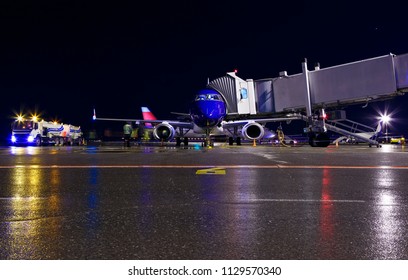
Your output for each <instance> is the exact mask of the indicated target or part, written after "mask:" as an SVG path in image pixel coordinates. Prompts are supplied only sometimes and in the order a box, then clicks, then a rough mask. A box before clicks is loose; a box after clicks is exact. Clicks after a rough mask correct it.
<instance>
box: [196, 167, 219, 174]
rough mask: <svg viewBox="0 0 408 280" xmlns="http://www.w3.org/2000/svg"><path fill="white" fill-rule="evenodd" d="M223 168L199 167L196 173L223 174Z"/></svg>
mask: <svg viewBox="0 0 408 280" xmlns="http://www.w3.org/2000/svg"><path fill="white" fill-rule="evenodd" d="M225 173H226V172H225V169H224V168H219V167H216V168H208V169H199V170H197V171H196V175H206V174H213V175H225Z"/></svg>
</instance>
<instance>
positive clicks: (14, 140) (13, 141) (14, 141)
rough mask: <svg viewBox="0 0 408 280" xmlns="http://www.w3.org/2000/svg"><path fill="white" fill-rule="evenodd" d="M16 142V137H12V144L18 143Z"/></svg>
mask: <svg viewBox="0 0 408 280" xmlns="http://www.w3.org/2000/svg"><path fill="white" fill-rule="evenodd" d="M16 141H17V138H16V136H14V135H12V136H11V142H12V143H16Z"/></svg>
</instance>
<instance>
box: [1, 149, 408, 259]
mask: <svg viewBox="0 0 408 280" xmlns="http://www.w3.org/2000/svg"><path fill="white" fill-rule="evenodd" d="M407 182H408V147H407V150H406V148H405V147H401V146H392V145H383V147H382V148H369V147H368V146H365V145H355V146H354V145H353V146H339V147H336V146H329V147H328V148H312V147H309V146H298V147H276V146H268V145H258V146H256V147H253V146H251V145H244V146H242V147H236V146H233V147H229V146H224V145H221V146H216V147H214V148H212V149H209V148H201V147H199V146H197V147H194V146H190V147H189V148H187V149H185V148H183V147H181V148H175V147H172V146H168V147H159V146H132V147H131V148H124V147H121V146H120V145H116V146H81V147H1V148H0V236H1V239H0V259H3V260H26V259H27V260H33V259H42V260H48V259H63V260H68V259H74V260H78V259H80V260H87V259H94V260H121V259H127V260H133V259H152V260H158V259H168V260H177V259H191V260H197V259H223V260H230V259H247V260H260V259H285V260H286V259H289V260H309V259H340V260H343V259H347V260H360V259H368V260H374V259H394V260H395V259H408V184H407Z"/></svg>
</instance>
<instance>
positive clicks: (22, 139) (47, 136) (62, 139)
mask: <svg viewBox="0 0 408 280" xmlns="http://www.w3.org/2000/svg"><path fill="white" fill-rule="evenodd" d="M11 144H12V145H35V146H43V145H59V146H63V145H83V144H84V138H83V134H82V131H81V127H80V126H74V125H70V124H63V123H58V122H50V121H44V120H41V121H39V120H38V119H37V118H36V117H33V118H32V119H24V118H22V117H18V118H17V119H16V120H15V121H14V122H13V123H12V125H11Z"/></svg>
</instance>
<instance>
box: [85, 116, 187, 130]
mask: <svg viewBox="0 0 408 280" xmlns="http://www.w3.org/2000/svg"><path fill="white" fill-rule="evenodd" d="M93 119H94V120H97V121H119V122H135V123H136V122H137V123H142V124H144V123H151V124H160V123H168V124H170V125H172V126H174V127H182V128H189V129H192V128H193V127H194V124H193V122H180V121H175V120H143V119H116V118H99V117H96V116H95V115H94V118H93Z"/></svg>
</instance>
